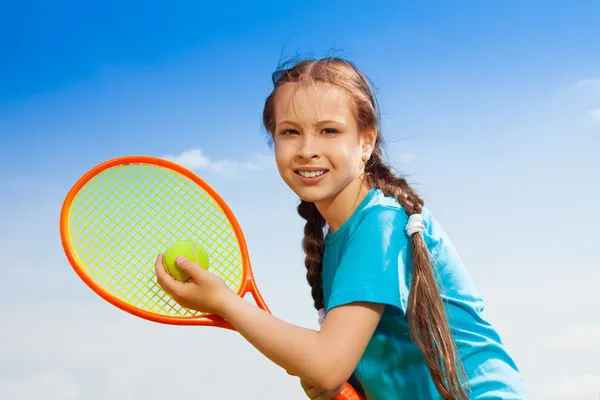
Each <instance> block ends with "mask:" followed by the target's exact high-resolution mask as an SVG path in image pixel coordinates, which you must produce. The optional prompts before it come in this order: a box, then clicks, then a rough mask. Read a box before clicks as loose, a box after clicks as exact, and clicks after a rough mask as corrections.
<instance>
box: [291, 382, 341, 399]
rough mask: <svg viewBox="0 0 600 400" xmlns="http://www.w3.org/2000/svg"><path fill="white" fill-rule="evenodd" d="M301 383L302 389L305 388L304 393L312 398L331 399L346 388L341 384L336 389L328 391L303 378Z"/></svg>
mask: <svg viewBox="0 0 600 400" xmlns="http://www.w3.org/2000/svg"><path fill="white" fill-rule="evenodd" d="M300 384H301V385H302V389H304V393H306V395H307V396H308V398H309V399H312V400H331V399H333V398H334V397H335V396H336V395H337V394H338V393H340V392H341V391H342V389H343V388H344V385H341V386H340V387H338V388H337V389H335V390H329V391H327V390H325V389H321V388H318V387H316V386H314V385H312V384H310V383H308V382H306V381H303V380H300Z"/></svg>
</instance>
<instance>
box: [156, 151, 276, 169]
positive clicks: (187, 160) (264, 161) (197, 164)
mask: <svg viewBox="0 0 600 400" xmlns="http://www.w3.org/2000/svg"><path fill="white" fill-rule="evenodd" d="M161 158H164V159H166V160H169V161H173V162H175V163H177V164H179V165H181V166H183V167H186V168H188V169H191V170H212V171H214V172H217V173H219V174H222V175H232V174H236V173H239V172H241V171H256V170H260V169H263V168H266V167H268V166H269V165H271V164H272V163H273V160H272V157H269V156H266V155H255V156H253V157H252V158H251V159H249V160H246V161H234V160H216V161H213V160H211V159H210V158H208V157H207V156H206V155H205V154H204V151H203V150H202V149H199V148H195V149H190V150H186V151H184V152H183V153H181V154H179V155H173V154H167V155H164V156H162V157H161Z"/></svg>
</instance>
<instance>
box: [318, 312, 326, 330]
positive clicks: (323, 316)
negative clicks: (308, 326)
mask: <svg viewBox="0 0 600 400" xmlns="http://www.w3.org/2000/svg"><path fill="white" fill-rule="evenodd" d="M318 318H319V319H318V320H319V326H321V325H323V322H325V310H324V309H323V308H321V309H320V310H319V317H318Z"/></svg>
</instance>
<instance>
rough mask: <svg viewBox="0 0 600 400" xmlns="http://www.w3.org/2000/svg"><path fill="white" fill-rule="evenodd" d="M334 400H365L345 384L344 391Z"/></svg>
mask: <svg viewBox="0 0 600 400" xmlns="http://www.w3.org/2000/svg"><path fill="white" fill-rule="evenodd" d="M334 400H365V398H364V397H363V396H362V395H360V394H359V393H358V392H357V391H356V390H354V388H353V387H352V386H350V385H349V384H348V383H346V384H345V385H344V389H342V391H341V392H340V393H338V394H337V395H336V396H335V397H334Z"/></svg>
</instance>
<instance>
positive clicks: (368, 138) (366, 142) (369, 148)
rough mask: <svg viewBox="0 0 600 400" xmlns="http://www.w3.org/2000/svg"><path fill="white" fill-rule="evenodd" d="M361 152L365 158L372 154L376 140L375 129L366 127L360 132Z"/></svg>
mask: <svg viewBox="0 0 600 400" xmlns="http://www.w3.org/2000/svg"><path fill="white" fill-rule="evenodd" d="M361 140H362V144H361V146H362V153H363V156H364V157H366V158H367V160H368V159H369V158H370V157H371V154H373V150H375V142H376V141H377V129H375V128H371V129H367V130H365V131H364V132H363V134H362V139H361Z"/></svg>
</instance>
